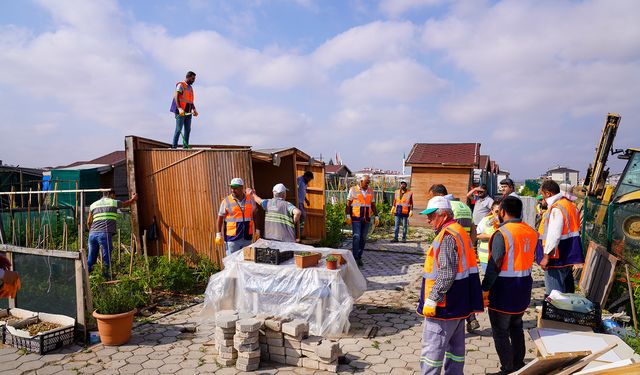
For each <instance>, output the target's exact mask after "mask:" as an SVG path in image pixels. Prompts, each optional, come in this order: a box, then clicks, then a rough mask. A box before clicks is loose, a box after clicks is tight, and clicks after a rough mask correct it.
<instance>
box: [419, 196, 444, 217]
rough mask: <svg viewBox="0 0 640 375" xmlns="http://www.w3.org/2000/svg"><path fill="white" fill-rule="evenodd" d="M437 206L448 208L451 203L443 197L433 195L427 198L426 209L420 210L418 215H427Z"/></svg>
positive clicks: (434, 210)
mask: <svg viewBox="0 0 640 375" xmlns="http://www.w3.org/2000/svg"><path fill="white" fill-rule="evenodd" d="M439 208H448V209H451V203H449V200H448V199H447V198H445V197H440V196H437V197H433V198H431V199H429V203H427V209H425V210H424V211H422V212H420V215H429V214H430V213H433V212H436V210H437V209H439Z"/></svg>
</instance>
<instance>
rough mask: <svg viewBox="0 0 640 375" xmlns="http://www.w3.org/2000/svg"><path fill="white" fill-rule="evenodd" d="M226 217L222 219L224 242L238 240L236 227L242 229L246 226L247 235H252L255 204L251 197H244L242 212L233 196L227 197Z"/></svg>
mask: <svg viewBox="0 0 640 375" xmlns="http://www.w3.org/2000/svg"><path fill="white" fill-rule="evenodd" d="M224 202H225V209H226V216H225V217H224V221H225V223H226V225H225V240H226V241H234V240H236V239H238V238H234V237H237V236H238V227H244V226H245V225H248V226H249V228H248V232H247V234H249V235H251V234H253V211H254V209H255V203H254V202H253V199H252V198H251V196H249V195H247V196H245V200H244V202H245V203H244V210H242V209H241V207H240V205H239V204H238V201H237V200H236V199H235V198H234V196H233V195H229V196H227V197H226V198H225V200H224Z"/></svg>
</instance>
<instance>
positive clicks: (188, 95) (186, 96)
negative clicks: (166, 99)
mask: <svg viewBox="0 0 640 375" xmlns="http://www.w3.org/2000/svg"><path fill="white" fill-rule="evenodd" d="M177 85H180V87H182V92H178V103H179V104H180V108H182V109H186V108H187V103H188V104H193V87H191V85H189V84H188V83H186V82H185V81H181V82H178V83H177V84H176V86H177Z"/></svg>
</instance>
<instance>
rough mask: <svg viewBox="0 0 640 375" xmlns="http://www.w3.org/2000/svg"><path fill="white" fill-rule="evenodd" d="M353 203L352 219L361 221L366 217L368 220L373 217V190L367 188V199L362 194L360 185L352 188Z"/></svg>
mask: <svg viewBox="0 0 640 375" xmlns="http://www.w3.org/2000/svg"><path fill="white" fill-rule="evenodd" d="M351 192H352V194H351V195H352V196H353V201H352V202H351V218H352V219H360V218H361V217H364V218H365V219H366V220H368V219H369V218H370V217H371V214H370V211H371V202H372V201H373V191H372V190H371V188H367V196H366V198H365V196H364V194H362V188H360V185H356V186H354V187H352V188H351Z"/></svg>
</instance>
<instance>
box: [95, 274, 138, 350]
mask: <svg viewBox="0 0 640 375" xmlns="http://www.w3.org/2000/svg"><path fill="white" fill-rule="evenodd" d="M92 292H93V305H94V307H95V311H94V312H93V317H94V318H95V319H96V321H97V322H98V332H99V334H100V341H102V343H103V344H104V345H111V346H117V345H122V344H125V343H126V342H127V341H129V338H131V328H132V326H133V315H134V314H135V312H136V307H137V306H138V305H139V304H140V303H142V302H143V301H144V299H143V293H144V292H143V290H142V287H141V286H140V285H139V284H138V283H136V282H135V281H134V280H131V279H122V280H117V281H115V282H95V283H94V287H93V288H92Z"/></svg>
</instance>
